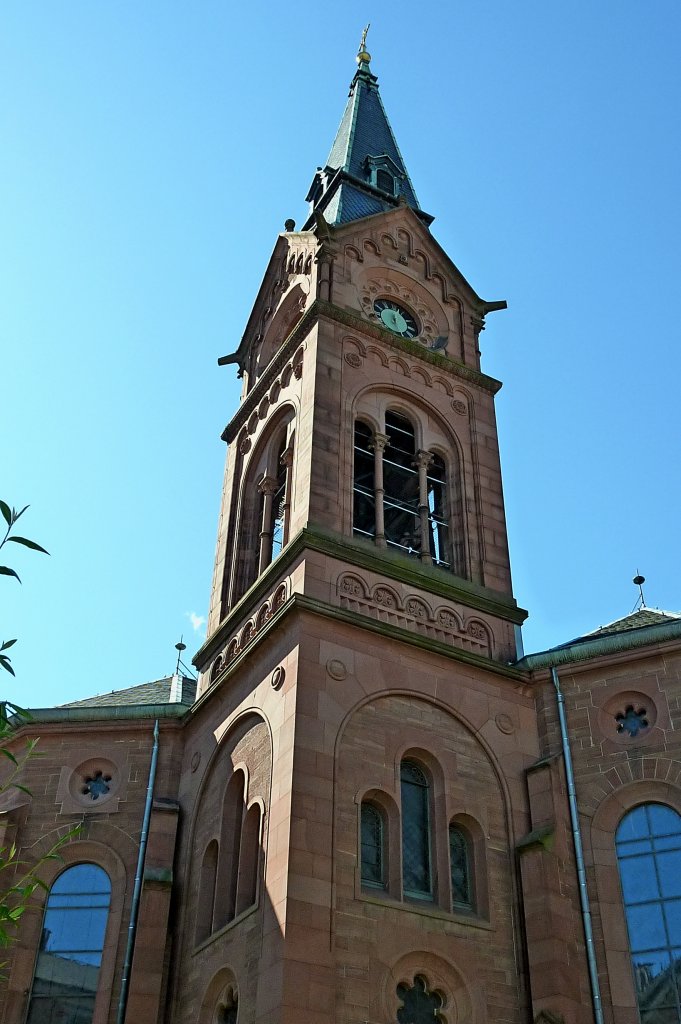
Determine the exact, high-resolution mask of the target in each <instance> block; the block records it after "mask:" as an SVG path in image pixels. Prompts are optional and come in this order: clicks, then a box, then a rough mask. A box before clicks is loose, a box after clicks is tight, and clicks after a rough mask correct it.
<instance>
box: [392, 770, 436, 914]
mask: <svg viewBox="0 0 681 1024" xmlns="http://www.w3.org/2000/svg"><path fill="white" fill-rule="evenodd" d="M400 789H401V795H402V889H403V892H404V895H405V896H412V897H414V898H415V899H421V900H423V899H432V898H433V884H432V879H431V870H430V787H429V785H428V780H427V779H426V776H425V774H424V772H423V769H422V768H421V767H420V766H419V765H418V764H416V763H415V762H414V761H403V762H402V764H401V766H400Z"/></svg>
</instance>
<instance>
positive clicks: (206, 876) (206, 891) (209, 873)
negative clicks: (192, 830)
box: [196, 839, 218, 943]
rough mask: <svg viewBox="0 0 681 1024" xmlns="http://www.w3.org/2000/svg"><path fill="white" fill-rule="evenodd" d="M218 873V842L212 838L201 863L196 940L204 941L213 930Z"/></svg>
mask: <svg viewBox="0 0 681 1024" xmlns="http://www.w3.org/2000/svg"><path fill="white" fill-rule="evenodd" d="M217 873H218V844H217V840H216V839H212V840H211V842H210V843H209V844H208V846H207V847H206V850H205V853H204V855H203V862H202V864H201V879H200V881H199V902H198V907H197V909H196V942H197V943H199V942H203V941H204V939H207V938H208V936H209V935H210V934H211V932H212V931H213V907H214V903H215V883H216V881H217Z"/></svg>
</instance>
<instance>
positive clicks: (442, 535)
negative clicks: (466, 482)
mask: <svg viewBox="0 0 681 1024" xmlns="http://www.w3.org/2000/svg"><path fill="white" fill-rule="evenodd" d="M426 479H427V483H428V535H429V540H430V557H431V558H432V560H433V565H442V566H444V567H445V568H447V569H448V568H449V567H450V564H451V558H450V554H449V522H448V510H447V477H446V471H445V464H444V461H443V460H442V459H441V458H440V456H439V455H433V456H432V458H431V461H430V465H429V467H428V470H427V477H426Z"/></svg>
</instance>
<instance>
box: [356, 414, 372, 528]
mask: <svg viewBox="0 0 681 1024" xmlns="http://www.w3.org/2000/svg"><path fill="white" fill-rule="evenodd" d="M372 440H373V435H372V433H371V428H370V427H368V426H367V425H366V423H362V421H361V420H358V421H357V423H355V479H354V487H353V517H352V523H353V532H354V533H356V534H358V535H359V536H360V537H375V536H376V498H375V494H374V453H373V451H372V450H371V445H372Z"/></svg>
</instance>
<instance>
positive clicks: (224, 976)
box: [198, 966, 239, 1024]
mask: <svg viewBox="0 0 681 1024" xmlns="http://www.w3.org/2000/svg"><path fill="white" fill-rule="evenodd" d="M230 990H231V994H232V997H234V996H236V999H237V1001H238V997H239V985H238V982H237V979H236V974H235V972H234V971H233V970H232V968H231V967H227V966H225V967H221V968H220V970H219V971H217V972H216V973H215V974H214V975H213V977H212V978H211V979H210V981H209V982H208V985H207V986H206V990H205V992H204V995H203V999H202V1000H201V1009H200V1011H199V1020H198V1024H216V1014H217V1012H218V1010H219V1008H220V1003H221V1002H222V1001H223V997H224V998H228V996H229V992H230Z"/></svg>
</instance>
